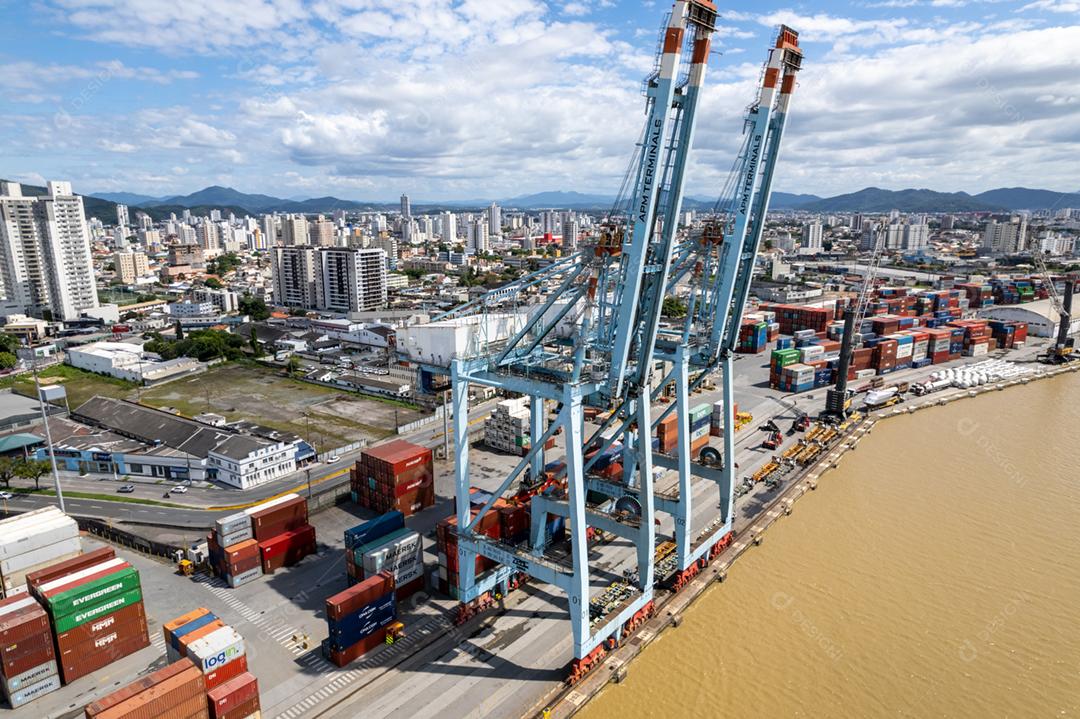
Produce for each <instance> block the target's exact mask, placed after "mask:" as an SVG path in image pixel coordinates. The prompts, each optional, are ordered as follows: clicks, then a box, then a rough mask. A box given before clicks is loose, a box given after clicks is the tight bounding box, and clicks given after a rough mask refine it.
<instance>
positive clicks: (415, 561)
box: [345, 512, 424, 601]
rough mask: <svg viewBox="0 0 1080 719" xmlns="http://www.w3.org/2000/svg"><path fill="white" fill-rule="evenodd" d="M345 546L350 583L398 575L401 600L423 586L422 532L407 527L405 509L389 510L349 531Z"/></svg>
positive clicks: (398, 597)
mask: <svg viewBox="0 0 1080 719" xmlns="http://www.w3.org/2000/svg"><path fill="white" fill-rule="evenodd" d="M367 525H372V526H371V527H368V526H367ZM361 538H362V539H361ZM358 539H361V541H360V543H357V540H358ZM345 545H346V560H345V566H346V569H347V571H348V574H349V585H350V586H352V585H354V584H356V583H358V582H360V581H363V580H364V579H368V578H370V577H373V576H375V575H377V574H379V573H380V572H388V573H389V574H390V575H391V576H393V578H394V585H395V586H396V587H397V589H396V594H397V599H398V601H401V600H402V599H406V598H408V597H410V596H412V595H413V594H415V593H416V592H417V591H419V590H420V589H423V587H424V545H423V541H422V540H421V538H420V534H419V532H414V531H412V530H409V529H406V528H405V515H403V514H402V513H401V512H390V513H387V514H385V515H383V516H382V517H379V518H377V519H374V520H372V521H370V522H365V523H364V524H362V525H360V526H359V527H356V528H354V529H352V530H349V531H347V532H346V533H345Z"/></svg>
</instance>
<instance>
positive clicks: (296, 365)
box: [285, 355, 300, 377]
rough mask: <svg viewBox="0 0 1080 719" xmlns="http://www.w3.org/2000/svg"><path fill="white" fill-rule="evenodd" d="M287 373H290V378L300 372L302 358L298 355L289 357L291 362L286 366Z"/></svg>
mask: <svg viewBox="0 0 1080 719" xmlns="http://www.w3.org/2000/svg"><path fill="white" fill-rule="evenodd" d="M285 371H286V372H288V373H289V376H290V377H291V376H292V375H295V374H296V373H297V372H299V371H300V358H299V357H297V356H296V355H289V361H288V363H286V365H285Z"/></svg>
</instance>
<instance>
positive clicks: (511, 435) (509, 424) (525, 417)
mask: <svg viewBox="0 0 1080 719" xmlns="http://www.w3.org/2000/svg"><path fill="white" fill-rule="evenodd" d="M484 444H486V445H487V446H488V447H491V448H492V449H495V450H498V451H500V452H509V453H510V454H517V455H521V454H524V453H525V452H526V451H528V448H529V398H528V397H518V398H517V399H504V400H503V401H501V402H499V403H498V404H497V405H495V409H494V410H493V411H492V413H491V416H490V417H488V419H487V420H485V421H484Z"/></svg>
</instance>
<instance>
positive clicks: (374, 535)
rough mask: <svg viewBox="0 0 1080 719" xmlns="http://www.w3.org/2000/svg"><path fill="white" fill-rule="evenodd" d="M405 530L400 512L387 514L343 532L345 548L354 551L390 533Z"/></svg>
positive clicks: (403, 518) (403, 517)
mask: <svg viewBox="0 0 1080 719" xmlns="http://www.w3.org/2000/svg"><path fill="white" fill-rule="evenodd" d="M404 528H405V515H404V514H402V513H401V512H387V513H386V514H383V515H380V516H378V517H376V518H375V519H372V520H370V521H367V522H364V523H363V524H360V525H357V526H355V527H353V528H352V529H346V530H345V548H346V549H355V548H356V547H359V546H360V545H362V544H368V543H369V542H373V541H375V540H376V539H378V538H379V537H384V536H386V535H387V534H389V533H390V532H393V531H395V530H398V529H404Z"/></svg>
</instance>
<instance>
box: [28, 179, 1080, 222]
mask: <svg viewBox="0 0 1080 719" xmlns="http://www.w3.org/2000/svg"><path fill="white" fill-rule="evenodd" d="M23 188H24V193H25V194H27V195H31V194H45V190H44V188H41V187H34V186H31V185H24V186H23ZM84 202H85V207H86V214H87V216H90V217H97V218H99V219H101V220H103V221H104V222H105V223H106V224H109V223H111V222H114V221H115V219H114V218H115V217H116V204H117V203H123V204H126V205H128V206H129V207H132V208H138V210H139V211H140V212H145V213H146V214H148V215H150V216H151V217H152V218H153V219H155V220H161V219H165V218H167V217H168V216H169V214H170V213H176V214H177V215H179V214H181V213H183V211H184V210H185V209H187V210H191V211H192V213H193V214H197V215H199V214H202V215H206V214H209V212H210V210H213V209H217V210H221V212H222V213H223V214H228V213H230V212H232V213H233V214H235V215H238V216H242V215H245V214H262V213H269V212H295V213H307V214H314V213H329V212H333V211H334V210H349V211H357V210H394V209H396V208H397V207H398V203H396V202H376V201H372V202H362V201H356V200H342V199H339V198H337V197H314V198H307V199H282V198H279V197H273V196H270V195H260V194H247V193H244V192H240V191H238V190H235V189H233V188H231V187H221V186H217V185H215V186H211V187H207V188H204V189H202V190H199V191H198V192H193V193H191V194H190V195H173V196H166V197H153V196H150V195H141V194H137V193H131V192H102V193H96V194H91V195H86V196H84ZM495 202H497V203H498V204H499V205H500V206H502V207H506V208H515V209H522V210H537V209H545V208H555V209H573V210H603V209H607V208H610V207H611V206H612V205H613V204H614V203H615V199H614V198H613V197H612V196H610V195H599V194H585V193H580V192H568V191H552V192H539V193H535V194H531V195H521V196H517V197H509V198H505V199H498V200H495ZM489 204H491V200H487V199H475V200H454V201H441V202H429V201H414V202H413V203H412V207H413V210H414V211H419V212H430V211H433V210H439V209H449V210H462V209H481V208H484V207H487V206H488V205H489ZM683 204H684V207H685V209H687V210H709V209H712V208H713V207H714V206H715V204H716V201H715V199H710V198H707V197H700V196H689V197H687V198H686V199H685V200H684V203H683ZM1064 207H1080V192H1071V193H1070V192H1066V193H1062V192H1056V191H1053V190H1042V189H1031V188H1026V187H1007V188H999V189H995V190H988V191H986V192H981V193H979V194H976V195H970V194H968V193H966V192H937V191H934V190H925V189H906V190H885V189H881V188H878V187H867V188H865V189H862V190H859V191H858V192H852V193H847V194H843V195H836V196H834V197H819V196H817V195H807V194H792V193H787V192H774V193H773V194H772V199H771V202H770V208H771V209H774V210H798V211H806V212H821V213H827V212H889V211H890V210H894V209H895V210H900V211H901V212H1009V211H1014V210H1047V209H1059V208H1064ZM133 219H134V218H133Z"/></svg>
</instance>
